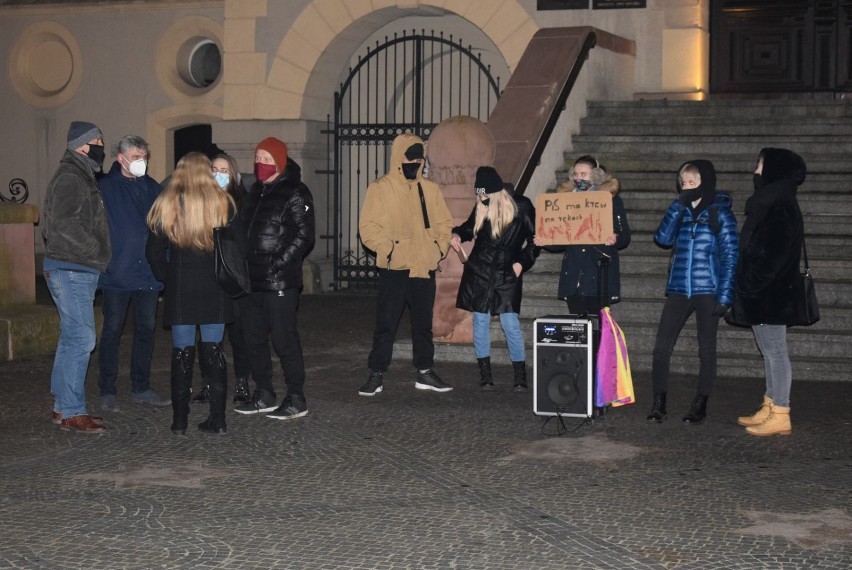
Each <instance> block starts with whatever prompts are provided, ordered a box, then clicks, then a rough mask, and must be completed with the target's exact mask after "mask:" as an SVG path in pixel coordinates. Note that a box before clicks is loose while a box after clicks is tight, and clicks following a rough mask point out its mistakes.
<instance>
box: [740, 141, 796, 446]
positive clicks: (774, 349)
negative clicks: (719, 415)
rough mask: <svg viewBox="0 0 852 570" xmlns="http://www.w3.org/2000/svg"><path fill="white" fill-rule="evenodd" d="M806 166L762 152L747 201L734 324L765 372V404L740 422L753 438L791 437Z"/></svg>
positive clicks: (780, 153) (774, 151)
mask: <svg viewBox="0 0 852 570" xmlns="http://www.w3.org/2000/svg"><path fill="white" fill-rule="evenodd" d="M805 173H806V166H805V161H804V160H803V159H802V157H800V156H799V155H797V154H796V153H794V152H792V151H789V150H787V149H783V148H764V149H763V150H761V151H760V155H759V156H758V162H757V168H756V169H755V171H754V194H752V195H751V197H750V198H749V199H748V200H747V201H746V207H745V214H746V217H745V221H744V223H743V228H742V231H741V233H740V257H739V262H738V265H737V273H736V287H735V290H734V304H733V305H732V307H731V312H730V314H729V316H728V320H729V322H731V323H733V324H739V325H746V326H751V328H752V331H754V338H755V340H756V341H757V346H758V348H759V349H760V352H761V354H763V360H764V366H765V369H766V394H765V395H764V397H763V405H762V406H761V407H760V409H759V410H758V411H757V412H756V413H755V414H754V415H751V416H745V417H741V418H739V419H738V420H737V421H738V423H739V424H740V425H742V426H746V431H747V432H748V433H749V434H751V435H775V434H783V435H786V434H789V433H791V431H792V429H791V426H790V385H791V383H792V376H793V375H792V369H791V366H790V357H789V356H788V354H787V325H790V324H792V322H793V321H792V316H793V314H794V308H795V306H796V304H797V299H796V298H795V296H794V292H793V289H792V288H791V286H792V285H793V283H794V281H795V280H796V279H798V278H799V271H800V270H799V261H800V258H801V253H802V244H803V241H804V223H803V220H802V211H801V210H800V209H799V202H798V200H797V198H796V193H797V190H798V186H799V185H800V184H801V183H802V182H803V181H804V179H805Z"/></svg>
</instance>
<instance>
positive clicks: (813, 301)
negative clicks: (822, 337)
mask: <svg viewBox="0 0 852 570" xmlns="http://www.w3.org/2000/svg"><path fill="white" fill-rule="evenodd" d="M802 257H803V258H804V260H805V270H804V271H803V272H801V273H799V275H798V278H797V279H796V280H795V281H793V283H792V284H791V285H790V291H791V296H792V298H793V299H794V300H795V305H794V307H793V314H792V315H791V318H790V320H789V322H788V323H787V325H788V326H803V327H807V326H810V325H812V324H814V323H815V322H817V321H818V320H819V303H818V302H817V296H816V288H815V287H814V278H813V277H812V276H811V269H810V267H809V266H808V249H807V248H806V247H805V240H804V238H803V239H802Z"/></svg>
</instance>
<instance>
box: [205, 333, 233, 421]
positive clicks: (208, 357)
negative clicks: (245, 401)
mask: <svg viewBox="0 0 852 570" xmlns="http://www.w3.org/2000/svg"><path fill="white" fill-rule="evenodd" d="M200 360H201V370H202V374H204V376H205V378H207V381H208V382H209V386H208V394H209V398H210V416H209V417H208V418H207V419H206V420H204V421H203V422H201V423H200V424H198V429H200V430H201V431H206V432H208V433H217V434H221V433H227V431H228V429H227V427H226V426H225V403H226V400H227V396H228V364H227V362H226V361H225V353H224V352H222V345H220V344H219V343H218V342H202V343H201V359H200Z"/></svg>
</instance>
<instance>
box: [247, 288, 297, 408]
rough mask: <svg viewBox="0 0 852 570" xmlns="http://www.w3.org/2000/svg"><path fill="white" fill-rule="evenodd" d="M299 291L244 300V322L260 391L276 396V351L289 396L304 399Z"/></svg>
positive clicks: (265, 293)
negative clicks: (298, 320) (273, 360)
mask: <svg viewBox="0 0 852 570" xmlns="http://www.w3.org/2000/svg"><path fill="white" fill-rule="evenodd" d="M298 309H299V290H298V289H285V290H283V291H266V292H262V293H252V294H250V295H249V296H248V297H245V298H243V299H241V300H240V321H241V323H242V325H243V336H244V338H245V342H246V352H247V354H248V360H249V365H250V367H251V374H252V376H253V377H254V381H255V383H256V384H257V389H258V390H265V391H267V392H271V393H272V394H274V393H275V390H273V388H272V356H271V355H270V353H269V336H270V331H271V333H272V348H273V349H275V354H277V355H278V358H280V359H281V368H282V369H283V370H284V382H285V384H287V393H288V394H298V395H300V396H304V386H305V361H304V358H303V356H302V344H301V341H300V339H299V331H298V329H297V328H296V312H297V311H298Z"/></svg>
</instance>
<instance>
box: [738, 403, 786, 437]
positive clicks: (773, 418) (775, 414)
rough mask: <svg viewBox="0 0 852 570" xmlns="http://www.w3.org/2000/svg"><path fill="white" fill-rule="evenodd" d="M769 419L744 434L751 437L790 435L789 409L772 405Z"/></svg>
mask: <svg viewBox="0 0 852 570" xmlns="http://www.w3.org/2000/svg"><path fill="white" fill-rule="evenodd" d="M771 410H772V411H771V412H770V413H769V417H768V418H767V419H766V421H765V422H763V423H762V424H760V425H759V426H750V427H747V428H746V432H748V433H749V434H751V435H761V436H762V435H790V434H791V433H792V432H793V428H792V427H791V426H790V408H784V407H781V406H775V405H773V406H772V408H771Z"/></svg>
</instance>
